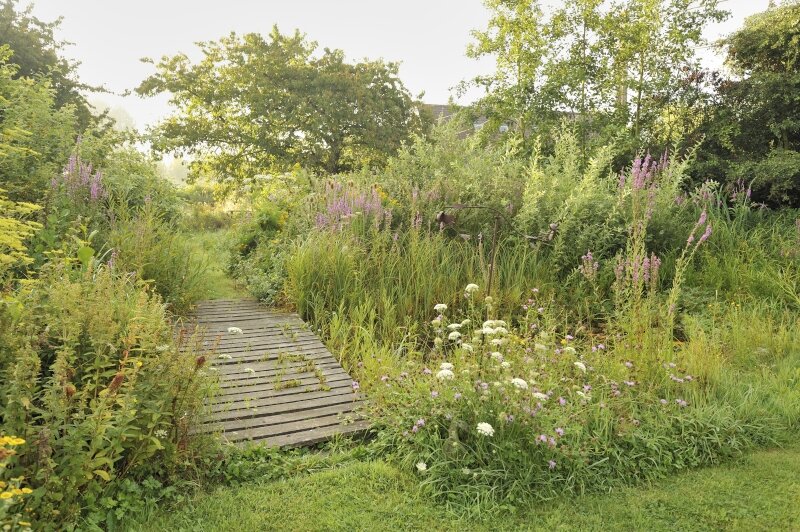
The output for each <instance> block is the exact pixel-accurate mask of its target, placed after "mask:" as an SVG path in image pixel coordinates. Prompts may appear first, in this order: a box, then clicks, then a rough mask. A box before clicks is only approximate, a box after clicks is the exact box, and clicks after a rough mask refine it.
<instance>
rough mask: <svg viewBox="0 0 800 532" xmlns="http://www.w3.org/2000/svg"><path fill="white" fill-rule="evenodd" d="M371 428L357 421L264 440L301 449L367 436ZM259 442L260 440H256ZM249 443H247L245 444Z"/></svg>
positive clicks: (274, 445)
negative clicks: (306, 446)
mask: <svg viewBox="0 0 800 532" xmlns="http://www.w3.org/2000/svg"><path fill="white" fill-rule="evenodd" d="M369 428H370V423H369V421H367V420H364V421H355V422H353V423H348V424H338V425H329V426H326V427H317V428H313V429H309V430H304V431H302V432H295V433H292V434H286V435H283V436H273V437H270V438H266V439H265V440H263V441H264V442H265V444H266V445H269V446H272V447H289V446H292V447H299V446H303V445H314V444H316V443H319V442H323V441H327V440H329V439H331V438H332V437H334V436H337V435H341V436H355V435H358V434H365V433H366V432H367V431H368V430H369ZM256 441H258V440H256ZM244 443H245V444H246V443H247V442H246V441H245V442H244Z"/></svg>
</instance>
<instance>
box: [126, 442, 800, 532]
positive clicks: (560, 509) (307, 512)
mask: <svg viewBox="0 0 800 532" xmlns="http://www.w3.org/2000/svg"><path fill="white" fill-rule="evenodd" d="M416 485H417V483H416V481H415V479H414V478H413V477H412V476H411V475H409V474H406V473H402V472H400V471H398V470H397V469H395V468H394V467H392V466H390V465H388V464H386V463H383V462H370V463H366V462H361V463H354V464H350V465H348V466H345V467H342V468H341V469H337V470H332V471H326V472H321V473H315V474H312V475H308V476H303V477H296V478H292V479H289V480H285V481H278V482H271V483H265V484H261V485H259V484H252V485H246V486H243V487H238V488H220V489H217V490H216V491H213V492H211V493H208V494H203V495H201V496H198V497H196V498H194V499H193V500H192V501H191V502H190V503H188V504H186V505H184V506H183V507H181V508H178V509H177V510H176V511H169V512H167V511H164V512H163V513H161V514H158V515H155V516H153V519H151V520H149V521H148V522H147V525H146V526H144V525H140V528H136V529H137V530H239V531H248V530H254V531H255V530H297V531H301V530H302V531H311V530H664V531H675V530H692V531H695V530H747V531H751V530H800V505H799V504H798V502H800V449H789V450H774V451H761V452H757V453H754V454H752V455H749V456H746V457H744V458H742V459H741V460H740V461H738V462H736V463H731V464H728V465H725V466H720V467H715V468H706V469H700V470H695V471H691V472H688V473H685V474H681V475H677V476H675V477H672V478H669V479H665V480H664V481H661V482H659V483H657V484H656V485H654V486H651V487H635V488H633V487H632V488H624V489H619V490H616V491H614V492H613V493H608V494H595V495H590V496H585V497H576V498H563V499H559V500H556V501H553V502H552V503H550V504H547V505H542V506H539V507H536V508H531V509H525V510H518V511H517V512H516V514H514V515H506V516H501V517H496V518H484V519H481V520H472V519H466V518H458V517H457V516H454V515H452V514H449V513H448V512H447V511H446V510H444V509H442V508H440V507H438V506H437V505H436V504H435V503H434V502H433V501H431V500H430V499H428V498H426V497H424V496H423V495H421V494H420V493H419V492H418V490H417V488H416Z"/></svg>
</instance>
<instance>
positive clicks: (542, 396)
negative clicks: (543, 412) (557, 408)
mask: <svg viewBox="0 0 800 532" xmlns="http://www.w3.org/2000/svg"><path fill="white" fill-rule="evenodd" d="M533 397H535V398H536V399H538V400H540V401H547V400H548V399H550V398H549V397H547V394H544V393H542V392H536V393H534V394H533Z"/></svg>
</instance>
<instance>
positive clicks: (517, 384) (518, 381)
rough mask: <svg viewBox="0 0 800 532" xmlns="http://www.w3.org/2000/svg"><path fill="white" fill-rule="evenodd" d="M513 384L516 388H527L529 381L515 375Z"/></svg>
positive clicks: (512, 380)
mask: <svg viewBox="0 0 800 532" xmlns="http://www.w3.org/2000/svg"><path fill="white" fill-rule="evenodd" d="M511 384H513V385H514V388H518V389H520V390H527V389H528V383H527V381H526V380H525V379H520V378H519V377H515V378H513V379H511Z"/></svg>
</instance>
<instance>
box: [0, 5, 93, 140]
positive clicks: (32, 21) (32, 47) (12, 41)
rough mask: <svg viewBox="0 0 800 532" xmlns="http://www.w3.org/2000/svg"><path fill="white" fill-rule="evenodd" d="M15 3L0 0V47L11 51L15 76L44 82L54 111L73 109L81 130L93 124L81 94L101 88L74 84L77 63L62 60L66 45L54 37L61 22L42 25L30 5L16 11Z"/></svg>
mask: <svg viewBox="0 0 800 532" xmlns="http://www.w3.org/2000/svg"><path fill="white" fill-rule="evenodd" d="M18 4H19V0H2V1H0V46H2V45H7V46H8V47H9V48H10V49H11V51H12V52H13V55H12V56H11V60H10V61H11V62H12V63H14V64H16V65H17V66H18V69H17V72H16V76H18V77H26V78H35V77H40V76H41V77H44V78H46V79H48V80H49V81H50V86H51V87H52V90H53V93H54V102H55V105H56V107H57V108H58V109H61V108H63V107H65V106H67V105H71V106H73V107H74V109H75V113H76V115H77V117H78V125H79V127H80V128H81V129H85V128H87V127H89V126H90V125H91V124H94V123H96V119H95V118H94V117H93V115H92V112H91V108H90V106H89V105H88V103H87V102H86V99H85V98H84V96H83V95H82V94H81V91H95V92H97V91H100V90H101V89H99V88H97V87H92V86H90V85H86V84H84V83H81V82H80V81H78V77H77V68H78V65H79V63H77V62H76V61H70V60H68V59H66V58H64V57H63V55H62V52H63V50H64V47H65V46H66V45H68V44H69V43H66V42H63V41H58V40H56V38H55V31H56V30H57V29H58V27H59V25H60V24H61V19H60V18H59V19H57V20H55V21H53V22H43V21H41V20H39V19H38V18H36V17H34V16H33V14H32V9H33V5H29V6H28V7H26V8H25V9H23V10H20V9H18Z"/></svg>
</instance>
